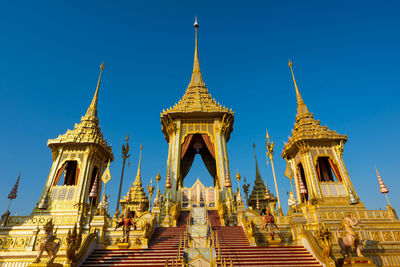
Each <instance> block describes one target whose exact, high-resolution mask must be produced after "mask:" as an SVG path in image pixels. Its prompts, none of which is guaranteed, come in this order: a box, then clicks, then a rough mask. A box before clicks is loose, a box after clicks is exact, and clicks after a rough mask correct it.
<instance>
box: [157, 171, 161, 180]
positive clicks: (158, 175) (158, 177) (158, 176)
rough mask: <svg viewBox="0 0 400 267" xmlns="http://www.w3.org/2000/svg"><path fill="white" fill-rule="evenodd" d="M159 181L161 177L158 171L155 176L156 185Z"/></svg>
mask: <svg viewBox="0 0 400 267" xmlns="http://www.w3.org/2000/svg"><path fill="white" fill-rule="evenodd" d="M160 180H161V175H160V171H158V173H157V175H156V181H157V183H158V182H160Z"/></svg>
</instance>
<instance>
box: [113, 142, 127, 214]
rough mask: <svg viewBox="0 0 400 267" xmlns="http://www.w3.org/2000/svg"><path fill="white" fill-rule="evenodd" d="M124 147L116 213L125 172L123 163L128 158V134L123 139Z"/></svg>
mask: <svg viewBox="0 0 400 267" xmlns="http://www.w3.org/2000/svg"><path fill="white" fill-rule="evenodd" d="M125 142H126V144H125V145H122V160H123V162H122V171H121V181H120V182H119V190H118V199H117V209H116V210H115V212H117V211H118V209H119V201H120V200H121V189H122V181H123V180H124V170H125V162H126V159H127V158H129V156H130V155H129V154H128V153H129V134H127V135H126V138H125Z"/></svg>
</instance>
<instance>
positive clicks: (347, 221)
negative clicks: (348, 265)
mask: <svg viewBox="0 0 400 267" xmlns="http://www.w3.org/2000/svg"><path fill="white" fill-rule="evenodd" d="M359 223H360V222H359V220H358V219H357V218H356V217H353V215H352V214H351V213H350V212H348V213H347V214H346V215H345V217H344V218H343V220H342V225H341V226H340V227H339V229H338V231H337V234H338V236H339V240H338V242H339V246H340V248H341V253H342V255H343V257H344V258H349V257H350V251H351V249H352V248H355V249H356V252H357V256H358V257H363V255H362V254H361V247H360V238H359V237H358V235H357V233H356V232H355V231H354V227H355V226H357V225H358V224H359ZM339 230H343V233H342V234H339Z"/></svg>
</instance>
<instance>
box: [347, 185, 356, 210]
mask: <svg viewBox="0 0 400 267" xmlns="http://www.w3.org/2000/svg"><path fill="white" fill-rule="evenodd" d="M347 187H348V188H349V203H350V205H355V204H358V199H357V197H356V196H355V195H354V192H353V190H351V187H350V185H349V184H347Z"/></svg>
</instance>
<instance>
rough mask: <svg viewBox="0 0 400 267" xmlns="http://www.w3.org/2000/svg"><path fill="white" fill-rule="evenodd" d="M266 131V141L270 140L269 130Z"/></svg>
mask: <svg viewBox="0 0 400 267" xmlns="http://www.w3.org/2000/svg"><path fill="white" fill-rule="evenodd" d="M265 131H266V134H265V139H266V140H269V133H268V130H267V129H265Z"/></svg>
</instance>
